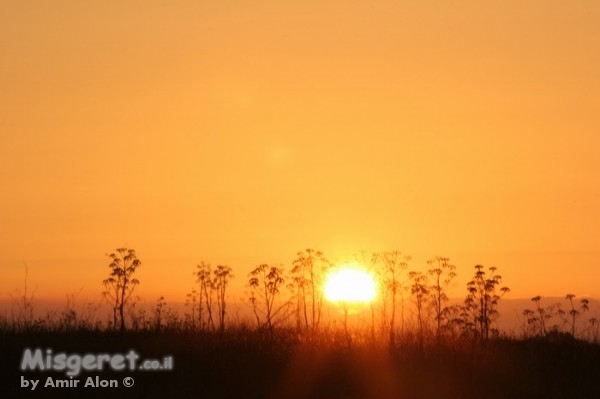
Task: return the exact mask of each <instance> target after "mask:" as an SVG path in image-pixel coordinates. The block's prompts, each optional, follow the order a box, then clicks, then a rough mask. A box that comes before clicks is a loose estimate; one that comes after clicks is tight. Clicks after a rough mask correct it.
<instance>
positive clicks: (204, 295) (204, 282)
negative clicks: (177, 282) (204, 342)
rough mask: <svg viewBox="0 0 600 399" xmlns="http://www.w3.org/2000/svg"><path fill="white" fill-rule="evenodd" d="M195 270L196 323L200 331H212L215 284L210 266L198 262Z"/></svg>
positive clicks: (213, 326) (213, 324) (213, 325)
mask: <svg viewBox="0 0 600 399" xmlns="http://www.w3.org/2000/svg"><path fill="white" fill-rule="evenodd" d="M196 269H197V270H196V281H197V282H198V286H199V287H198V289H199V291H198V297H199V304H198V323H199V324H200V329H201V330H204V329H205V328H206V329H214V328H215V323H214V320H213V301H214V297H213V291H214V289H215V283H214V279H213V276H212V269H211V266H210V264H209V263H206V262H200V264H199V265H197V266H196ZM203 303H204V304H203ZM204 310H206V317H205V315H204ZM205 318H206V320H205Z"/></svg>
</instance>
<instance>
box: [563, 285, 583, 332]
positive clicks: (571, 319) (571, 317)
mask: <svg viewBox="0 0 600 399" xmlns="http://www.w3.org/2000/svg"><path fill="white" fill-rule="evenodd" d="M565 298H566V299H567V301H568V303H569V307H570V309H569V311H568V317H565V316H566V315H565V312H564V311H563V312H561V313H560V314H561V315H562V316H563V317H565V320H566V322H567V323H568V324H569V330H570V331H569V332H570V334H571V336H572V337H574V338H575V337H576V335H575V333H576V329H577V327H576V326H577V320H578V318H579V316H581V314H582V313H584V312H587V311H588V310H589V301H588V300H587V299H586V298H583V299H581V300H580V301H579V307H575V301H574V299H575V294H567V295H566V296H565Z"/></svg>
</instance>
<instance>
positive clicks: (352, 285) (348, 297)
mask: <svg viewBox="0 0 600 399" xmlns="http://www.w3.org/2000/svg"><path fill="white" fill-rule="evenodd" d="M324 291H325V298H327V300H329V301H331V302H364V303H368V302H371V301H372V300H373V299H374V298H375V295H377V284H376V283H375V280H374V279H373V276H372V275H371V274H369V273H368V272H366V271H364V270H361V269H359V268H354V267H344V268H341V269H339V270H336V271H334V272H332V273H330V274H329V276H328V277H327V280H326V281H325V287H324Z"/></svg>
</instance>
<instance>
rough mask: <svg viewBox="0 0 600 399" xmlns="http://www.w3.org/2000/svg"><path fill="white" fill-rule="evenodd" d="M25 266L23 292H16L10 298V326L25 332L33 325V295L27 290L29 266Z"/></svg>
mask: <svg viewBox="0 0 600 399" xmlns="http://www.w3.org/2000/svg"><path fill="white" fill-rule="evenodd" d="M24 266H25V278H24V282H23V291H20V290H16V292H15V295H10V297H11V302H12V303H11V317H12V324H13V326H14V327H15V329H16V330H27V329H29V328H30V327H31V325H32V323H33V321H34V320H33V305H34V293H35V289H34V290H33V291H31V290H29V285H28V284H29V266H27V264H25V265H24Z"/></svg>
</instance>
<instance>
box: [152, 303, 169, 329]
mask: <svg viewBox="0 0 600 399" xmlns="http://www.w3.org/2000/svg"><path fill="white" fill-rule="evenodd" d="M166 307H167V302H166V301H165V297H163V296H161V297H160V298H158V300H157V301H156V306H155V307H154V323H153V324H154V329H155V330H156V331H160V330H161V329H162V328H163V317H164V313H165V311H166Z"/></svg>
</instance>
